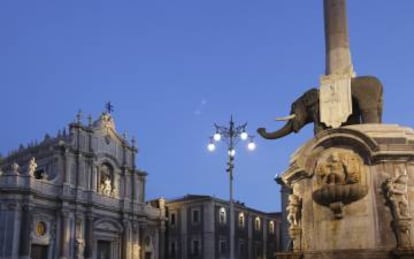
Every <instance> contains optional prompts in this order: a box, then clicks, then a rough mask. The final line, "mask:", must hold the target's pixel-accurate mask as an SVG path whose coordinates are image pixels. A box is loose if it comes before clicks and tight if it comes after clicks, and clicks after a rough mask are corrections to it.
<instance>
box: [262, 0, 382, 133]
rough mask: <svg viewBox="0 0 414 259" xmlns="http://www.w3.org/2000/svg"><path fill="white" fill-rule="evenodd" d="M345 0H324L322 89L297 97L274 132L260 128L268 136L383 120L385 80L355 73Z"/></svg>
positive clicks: (309, 91) (312, 90) (311, 90)
mask: <svg viewBox="0 0 414 259" xmlns="http://www.w3.org/2000/svg"><path fill="white" fill-rule="evenodd" d="M345 10H346V8H345V0H324V17H325V40H326V75H325V76H322V77H321V85H320V89H316V88H313V89H310V90H308V91H306V92H305V93H304V94H303V95H302V96H300V97H299V98H298V99H296V100H295V101H294V102H293V103H292V106H291V111H290V115H289V116H287V117H282V118H277V120H284V121H287V123H286V124H285V125H284V126H283V127H282V128H280V129H279V130H276V131H274V132H267V131H266V129H265V128H259V129H258V130H257V132H258V133H259V134H260V135H261V136H262V137H263V138H266V139H278V138H281V137H284V136H286V135H288V134H290V133H292V132H298V131H299V130H300V129H301V128H302V127H303V126H305V125H306V124H308V123H311V122H313V123H314V133H315V134H317V133H318V132H319V131H321V130H324V129H327V128H337V127H340V126H343V125H350V124H359V123H381V118H382V105H383V100H382V94H383V88H382V84H381V82H380V81H379V80H378V79H377V78H376V77H373V76H358V77H356V76H355V72H354V69H353V65H352V61H351V54H350V49H349V40H348V30H347V22H346V11H345Z"/></svg>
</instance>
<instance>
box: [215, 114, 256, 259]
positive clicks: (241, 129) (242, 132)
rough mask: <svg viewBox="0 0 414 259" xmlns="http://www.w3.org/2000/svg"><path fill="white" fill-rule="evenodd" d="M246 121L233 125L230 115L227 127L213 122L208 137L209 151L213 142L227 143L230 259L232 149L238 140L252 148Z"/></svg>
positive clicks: (231, 237)
mask: <svg viewBox="0 0 414 259" xmlns="http://www.w3.org/2000/svg"><path fill="white" fill-rule="evenodd" d="M246 126H247V123H244V124H242V125H240V126H235V125H234V121H233V116H231V117H230V122H229V127H224V126H219V125H217V124H214V127H215V128H216V133H215V134H214V135H213V136H211V137H210V142H209V144H208V146H207V149H208V150H209V151H211V152H212V151H214V150H215V149H216V146H215V143H216V142H219V141H223V142H225V143H226V144H227V159H228V160H227V168H226V172H227V173H228V174H229V203H230V204H229V205H230V206H229V207H230V222H229V224H230V235H229V239H230V259H234V201H233V169H234V156H235V155H236V150H235V149H234V148H235V146H236V145H237V143H238V142H239V141H240V140H248V141H249V142H248V144H247V148H248V149H249V150H254V149H255V148H256V144H255V143H254V142H253V138H254V136H251V135H249V134H248V133H247V132H246Z"/></svg>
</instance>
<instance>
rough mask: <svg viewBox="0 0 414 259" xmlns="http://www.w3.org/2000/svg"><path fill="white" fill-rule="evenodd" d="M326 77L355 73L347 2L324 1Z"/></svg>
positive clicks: (338, 0) (343, 0)
mask: <svg viewBox="0 0 414 259" xmlns="http://www.w3.org/2000/svg"><path fill="white" fill-rule="evenodd" d="M324 16H325V46H326V72H325V73H326V75H330V74H338V73H339V74H343V73H351V74H352V73H353V67H352V60H351V51H350V49H349V39H348V26H347V19H346V1H345V0H324Z"/></svg>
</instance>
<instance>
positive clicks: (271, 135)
mask: <svg viewBox="0 0 414 259" xmlns="http://www.w3.org/2000/svg"><path fill="white" fill-rule="evenodd" d="M292 131H293V128H292V120H290V121H288V122H287V123H286V124H285V126H283V127H282V128H281V129H279V130H277V131H274V132H267V131H266V129H265V128H258V129H257V133H259V135H260V136H262V137H263V138H265V139H278V138H281V137H284V136H286V135H288V134H290V133H291V132H292Z"/></svg>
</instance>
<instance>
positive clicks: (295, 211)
mask: <svg viewBox="0 0 414 259" xmlns="http://www.w3.org/2000/svg"><path fill="white" fill-rule="evenodd" d="M300 209H301V199H300V198H299V196H297V195H295V194H291V195H289V198H288V205H287V207H286V211H287V212H288V216H287V220H288V222H289V224H290V226H295V227H296V226H299V220H300V216H301V215H300Z"/></svg>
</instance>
